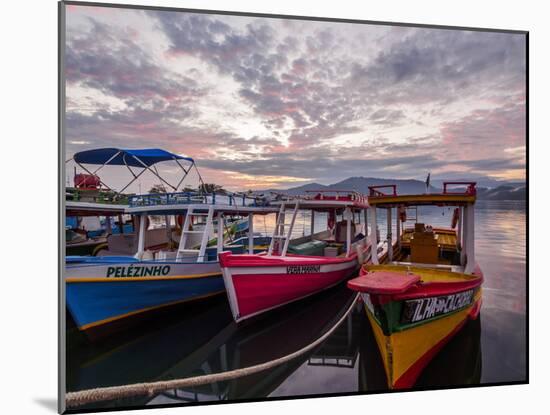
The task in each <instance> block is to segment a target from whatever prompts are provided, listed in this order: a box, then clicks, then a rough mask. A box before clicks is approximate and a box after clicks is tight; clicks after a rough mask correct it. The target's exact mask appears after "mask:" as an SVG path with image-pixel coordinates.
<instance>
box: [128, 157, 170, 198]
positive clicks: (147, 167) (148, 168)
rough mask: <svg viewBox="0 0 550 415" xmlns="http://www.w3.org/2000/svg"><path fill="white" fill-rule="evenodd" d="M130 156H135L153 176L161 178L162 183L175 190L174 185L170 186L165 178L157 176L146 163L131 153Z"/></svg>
mask: <svg viewBox="0 0 550 415" xmlns="http://www.w3.org/2000/svg"><path fill="white" fill-rule="evenodd" d="M132 157H133V158H135V159H136V160H137V161H138V162H139V163H141V165H142V166H143V167H145V168H146V169H147V170H149V171H150V172H151V173H153V174H154V175H155V176H157V177H158V178H159V179H160V180H162V181H163V182H164V183H166V184H167V185H168V186H170V187H171V188H172V189H174V191H177V190H178V189H177V188H176V187H174V186H172V185H171V184H170V183H168V182H167V181H166V180H164V179H163V178H162V177H161V176H159V175H158V174H157V173H156V172H155V171H154V170H153V169H151V168H150V167H149V166H148V165H147V164H145V163H144V162H143V161H141V160H140V159H139V158H138V157H136V156H134V155H133V154H132Z"/></svg>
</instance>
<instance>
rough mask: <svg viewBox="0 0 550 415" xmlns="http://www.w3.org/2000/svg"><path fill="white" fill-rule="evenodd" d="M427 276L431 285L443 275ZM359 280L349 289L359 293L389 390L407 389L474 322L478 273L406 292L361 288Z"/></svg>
mask: <svg viewBox="0 0 550 415" xmlns="http://www.w3.org/2000/svg"><path fill="white" fill-rule="evenodd" d="M429 272H430V273H431V276H432V278H434V279H435V278H437V275H436V276H435V277H434V275H435V274H437V273H440V274H441V277H442V278H444V276H443V274H444V273H443V272H439V271H429ZM407 277H409V276H407ZM361 278H362V277H359V278H357V279H355V280H351V281H350V282H349V283H348V286H349V287H350V288H352V289H354V290H356V291H360V292H361V298H362V300H363V303H364V305H365V311H366V313H367V317H368V320H369V323H370V325H371V327H372V331H373V334H374V337H375V339H376V343H377V346H378V349H379V351H380V355H381V358H382V362H383V365H384V370H385V372H386V377H387V382H388V387H389V388H390V389H407V388H412V387H413V386H414V385H415V382H416V380H417V378H418V377H419V375H420V374H421V373H422V370H423V369H424V368H425V367H426V366H427V365H428V363H429V362H430V361H431V360H432V359H433V357H434V356H435V355H436V354H437V353H438V352H439V351H440V350H441V349H442V348H443V346H444V345H445V344H447V342H449V340H451V339H452V338H453V336H454V335H455V334H456V333H458V332H459V331H460V329H461V328H462V327H463V326H464V324H465V323H466V322H467V321H468V320H469V319H477V318H478V316H479V312H480V309H481V301H482V295H481V294H482V290H481V283H482V276H481V273H480V272H479V274H478V275H477V276H470V278H469V279H465V280H462V281H456V282H450V281H449V277H448V278H447V280H446V281H439V282H438V281H429V282H424V281H422V282H421V283H418V281H416V282H415V281H412V280H411V284H410V286H409V287H405V285H401V286H398V283H397V282H395V281H394V283H393V284H392V283H388V284H387V285H386V286H384V285H383V280H380V281H382V282H380V283H378V282H377V283H376V284H370V286H369V287H368V288H365V284H363V285H362V281H361ZM466 278H468V276H466ZM375 285H376V286H375ZM391 290H394V292H391ZM397 291H399V292H397Z"/></svg>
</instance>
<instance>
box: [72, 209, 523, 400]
mask: <svg viewBox="0 0 550 415" xmlns="http://www.w3.org/2000/svg"><path fill="white" fill-rule="evenodd" d="M442 212H443V214H442ZM419 216H420V218H422V220H424V221H425V222H426V223H431V224H434V225H445V226H448V225H449V223H450V220H451V216H452V212H451V210H448V209H437V208H421V210H420V211H419ZM302 221H303V226H302V227H301V228H300V226H297V229H296V232H295V236H298V235H302V234H306V235H307V234H308V233H309V217H307V216H303V217H302ZM317 221H318V223H317V226H316V228H317V229H321V228H322V226H324V224H325V223H326V219H325V218H323V219H321V217H320V215H319V219H317ZM383 221H384V217H383V215H379V222H380V231H381V234H382V237H383V236H384V233H385V232H384V230H385V223H384V222H383ZM298 224H300V222H299V221H298ZM273 225H274V219H273V218H272V217H266V218H265V220H264V218H258V219H257V220H256V221H255V223H254V230H255V231H256V232H269V231H270V229H272V227H273ZM476 255H477V261H478V263H479V264H480V266H481V268H482V270H483V272H484V275H485V282H484V285H483V308H482V311H481V317H480V319H479V320H478V321H476V322H469V323H467V325H466V326H465V327H464V329H463V330H462V331H461V332H460V333H459V334H458V335H457V336H455V337H454V339H453V340H452V341H451V342H449V343H448V344H447V346H445V348H444V349H443V350H442V351H441V352H440V353H439V355H438V356H437V357H436V358H435V359H434V360H433V361H432V362H431V363H430V365H429V366H428V367H427V368H426V369H425V370H424V372H423V374H422V375H421V377H420V378H419V380H418V382H417V386H419V387H438V386H448V385H467V384H480V383H492V382H510V381H524V380H525V379H526V345H525V339H526V315H525V312H526V278H527V276H526V209H525V203H523V202H484V201H480V202H478V204H477V208H476ZM353 297H354V294H353V293H352V292H351V291H349V290H348V289H347V288H346V287H345V286H344V285H342V286H340V287H337V288H335V289H333V290H330V291H328V292H326V293H323V294H321V295H317V296H314V297H312V298H309V299H308V300H305V301H301V302H298V303H295V304H291V305H290V306H287V307H285V308H282V309H280V310H278V311H275V312H272V313H269V314H267V315H266V316H265V317H263V318H261V319H258V320H256V321H252V322H250V323H248V324H245V325H243V326H240V325H239V327H237V325H236V324H235V323H233V321H232V318H231V313H230V311H229V307H228V305H227V301H226V299H225V298H223V297H220V298H218V299H214V300H210V301H208V302H206V303H203V304H195V305H191V306H187V307H185V308H181V309H178V310H177V311H175V312H172V313H170V314H169V315H164V316H162V317H158V316H157V317H156V318H154V319H151V320H149V321H147V322H144V324H142V325H141V326H140V327H139V328H136V329H134V330H132V331H128V332H126V333H124V334H121V335H117V336H110V337H109V338H107V339H103V340H102V341H100V342H96V343H95V344H90V343H88V342H87V341H86V340H85V339H84V338H82V337H80V336H79V335H78V333H75V331H74V329H71V330H70V332H69V333H68V339H69V340H68V349H69V350H68V362H67V374H68V380H67V386H68V390H69V391H73V390H81V389H89V388H94V387H100V386H112V385H122V384H129V383H137V382H147V381H155V380H163V379H175V378H183V377H189V376H196V375H202V374H209V373H217V372H220V371H226V370H231V369H235V368H239V367H247V366H250V365H254V364H257V363H262V362H266V361H269V360H273V359H275V358H277V357H280V356H283V355H286V354H289V353H292V352H293V351H295V350H298V349H300V348H302V347H304V346H306V345H307V344H309V343H311V342H312V341H314V340H315V339H317V338H318V337H320V336H321V335H322V334H323V333H324V332H326V331H327V330H328V329H329V328H330V327H332V326H333V325H334V323H335V322H336V321H337V320H338V319H339V318H340V317H341V316H342V315H343V314H344V313H345V312H346V310H347V309H348V307H349V306H350V304H351V302H352V300H353ZM384 389H386V380H385V375H384V371H383V368H382V362H381V361H380V357H379V355H378V350H377V348H376V345H375V343H374V339H373V337H372V332H371V329H370V326H369V324H368V321H367V319H366V315H365V313H364V311H363V310H362V309H361V307H360V305H356V307H355V308H354V310H353V312H352V313H350V314H349V316H348V317H347V318H346V320H345V321H344V323H343V324H342V325H340V326H339V328H338V329H337V330H336V331H335V332H334V333H333V334H332V335H331V336H330V337H329V338H328V339H327V340H326V341H325V342H324V343H323V344H322V345H321V346H320V347H319V348H318V349H317V350H314V351H311V352H309V353H306V354H305V355H302V356H301V357H298V358H296V359H295V360H293V361H291V362H288V363H286V364H283V365H281V366H278V367H276V368H274V369H271V370H269V371H266V372H262V373H260V374H256V375H251V376H248V377H244V378H240V379H236V380H232V381H229V382H221V383H215V384H209V385H205V386H199V387H195V388H187V389H178V390H171V391H167V392H165V393H163V394H161V395H158V396H155V397H152V398H151V397H145V398H132V399H126V400H123V401H117V402H107V403H101V404H98V405H94V406H88V408H93V407H114V406H120V405H124V406H131V405H150V404H165V403H166V404H168V403H182V402H196V401H211V400H227V399H254V398H264V397H275V396H292V395H308V394H322V393H339V392H357V391H376V390H384Z"/></svg>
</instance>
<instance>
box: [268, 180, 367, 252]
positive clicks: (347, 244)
mask: <svg viewBox="0 0 550 415" xmlns="http://www.w3.org/2000/svg"><path fill="white" fill-rule="evenodd" d="M307 193H308V194H307V195H306V196H304V197H296V198H292V199H289V200H283V201H277V202H274V203H273V205H275V206H278V207H279V211H278V212H277V220H276V224H275V229H274V231H273V236H272V239H271V244H270V246H269V249H268V252H267V255H268V256H273V255H278V256H282V257H284V256H286V255H287V253H288V254H294V255H309V256H327V257H335V256H349V255H350V254H351V253H352V250H353V246H354V244H355V243H357V242H360V241H361V242H362V241H363V240H364V239H365V236H366V223H367V216H366V211H367V209H368V202H367V198H366V197H365V196H364V195H362V194H360V193H357V192H355V191H350V190H331V191H327V190H317V191H316V190H312V191H308V192H307ZM300 211H302V212H304V211H309V215H310V232H309V235H304V236H302V237H296V232H295V230H296V220H297V217H299V212H300ZM288 217H290V222H287V218H288ZM320 217H323V220H325V221H326V226H323V225H321V226H317V224H316V221H318V220H319V219H320ZM318 228H321V229H322V230H320V231H316V229H318Z"/></svg>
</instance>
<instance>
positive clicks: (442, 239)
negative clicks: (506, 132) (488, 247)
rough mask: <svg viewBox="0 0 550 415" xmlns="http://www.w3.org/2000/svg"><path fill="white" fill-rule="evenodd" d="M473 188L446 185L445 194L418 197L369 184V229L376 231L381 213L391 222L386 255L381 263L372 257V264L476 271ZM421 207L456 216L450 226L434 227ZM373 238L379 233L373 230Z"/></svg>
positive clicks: (472, 184)
mask: <svg viewBox="0 0 550 415" xmlns="http://www.w3.org/2000/svg"><path fill="white" fill-rule="evenodd" d="M475 185H476V183H475V182H445V183H444V184H443V189H442V192H441V193H425V194H417V195H399V194H397V188H396V185H387V186H370V187H369V204H370V206H371V207H372V209H371V212H372V213H371V218H370V219H371V222H370V223H371V228H372V229H377V218H376V216H377V215H376V212H377V209H383V210H385V212H386V218H387V231H386V239H385V241H382V244H383V245H385V250H386V252H385V254H384V255H383V256H382V257H381V258H380V259H379V258H376V257H373V258H372V262H373V263H374V264H378V263H379V262H388V263H399V264H407V265H419V264H422V265H425V266H433V267H446V268H449V267H451V269H452V270H453V271H457V272H465V273H473V272H474V268H475V246H474V233H475V226H474V221H475V217H474V204H475V201H476V187H475ZM457 186H458V189H457ZM388 189H389V190H388ZM423 206H436V207H441V208H443V209H445V210H446V211H448V212H452V217H451V218H449V219H450V223H449V227H436V226H432V225H430V224H427V223H424V222H423V221H422V220H421V219H419V211H421V210H422V207H423ZM392 218H395V219H394V220H392ZM411 222H412V226H408V225H409V224H410V223H411ZM394 232H395V233H394ZM394 235H395V237H394ZM371 239H372V242H373V243H377V242H378V240H377V237H376V232H372V234H371Z"/></svg>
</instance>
